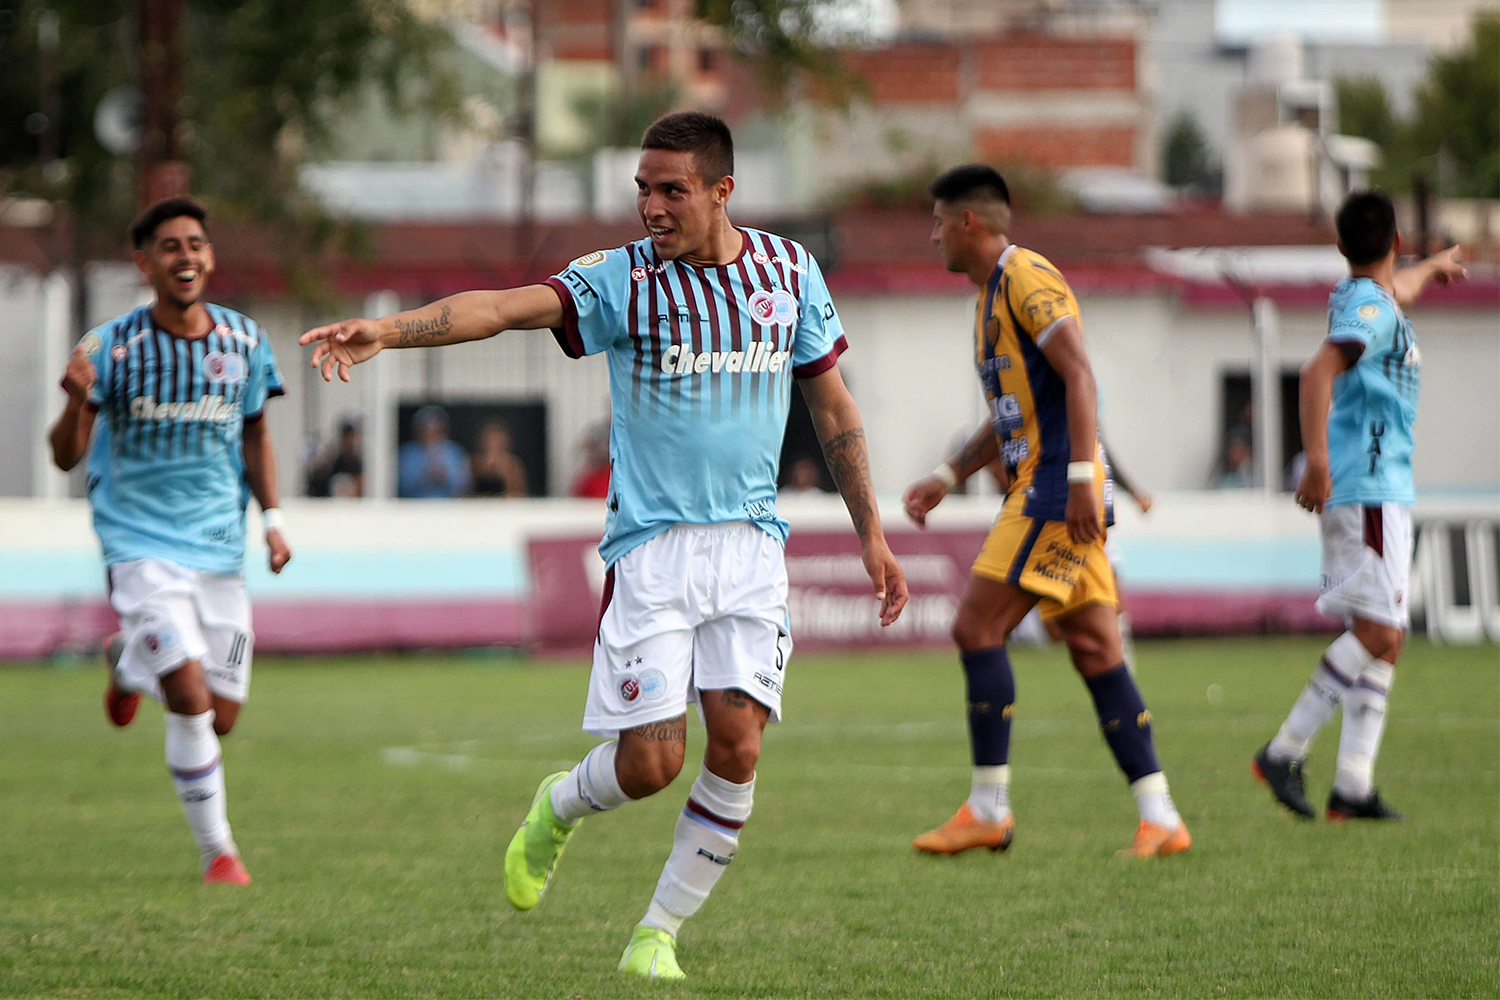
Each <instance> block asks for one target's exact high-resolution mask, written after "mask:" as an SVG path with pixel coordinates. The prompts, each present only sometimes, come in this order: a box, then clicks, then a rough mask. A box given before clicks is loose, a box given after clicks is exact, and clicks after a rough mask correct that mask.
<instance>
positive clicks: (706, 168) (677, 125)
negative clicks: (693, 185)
mask: <svg viewBox="0 0 1500 1000" xmlns="http://www.w3.org/2000/svg"><path fill="white" fill-rule="evenodd" d="M641 148H642V149H665V150H669V151H671V152H674V153H692V154H693V163H694V164H695V165H696V166H697V167H698V173H699V175H700V176H702V178H703V181H704V183H706V184H717V183H718V182H719V180H720V179H721V178H724V177H728V176H729V175H730V174H732V173H734V137H733V136H731V135H730V134H729V126H728V125H726V124H724V119H722V118H720V117H718V116H717V115H711V114H708V113H707V112H703V111H674V112H673V113H672V114H669V115H662V116H661V117H660V118H658V119H656V121H654V122H652V123H651V127H650V128H648V129H646V134H645V135H644V136H642V137H641Z"/></svg>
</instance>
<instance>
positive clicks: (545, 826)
mask: <svg viewBox="0 0 1500 1000" xmlns="http://www.w3.org/2000/svg"><path fill="white" fill-rule="evenodd" d="M567 776H568V772H567V771H558V772H557V773H556V774H549V775H547V776H546V777H545V778H543V779H542V783H541V785H540V786H539V787H538V788H537V790H536V798H535V799H532V801H531V809H530V810H528V811H527V813H526V818H525V819H524V820H522V821H521V828H520V829H519V830H517V831H516V835H515V836H514V837H512V838H510V846H509V847H507V848H506V849H505V895H506V896H508V897H509V898H510V903H511V905H512V906H514V907H515V908H516V909H518V910H529V909H531V908H532V907H533V906H535V905H536V904H538V903H540V902H541V901H542V893H544V892H546V891H547V883H549V882H551V881H552V873H553V872H554V871H555V870H556V869H557V862H558V860H559V859H560V858H562V853H563V848H565V847H567V846H568V838H569V837H571V836H573V831H574V830H576V829H578V823H582V822H583V820H579V821H578V823H564V822H562V821H561V820H559V819H558V818H557V816H556V814H554V813H553V812H552V799H551V796H549V795H548V794H547V793H548V792H550V791H551V790H552V786H553V785H555V784H557V783H558V782H559V781H561V780H562V779H563V778H566V777H567Z"/></svg>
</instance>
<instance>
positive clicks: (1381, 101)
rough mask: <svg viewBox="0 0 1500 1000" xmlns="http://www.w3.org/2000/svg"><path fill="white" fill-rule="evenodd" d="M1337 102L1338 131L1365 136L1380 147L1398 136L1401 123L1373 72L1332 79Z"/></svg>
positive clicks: (1387, 144)
mask: <svg viewBox="0 0 1500 1000" xmlns="http://www.w3.org/2000/svg"><path fill="white" fill-rule="evenodd" d="M1334 99H1335V100H1336V101H1337V102H1338V110H1339V132H1341V133H1342V134H1344V135H1357V136H1359V137H1361V138H1363V139H1369V140H1370V141H1371V142H1373V143H1374V144H1375V145H1377V146H1379V147H1380V148H1381V149H1382V150H1386V149H1390V148H1391V147H1392V145H1393V144H1394V143H1395V142H1396V140H1397V138H1398V133H1399V130H1400V126H1401V123H1400V122H1399V121H1398V120H1397V119H1396V112H1395V111H1393V110H1392V109H1391V99H1390V97H1389V96H1388V95H1387V94H1386V92H1385V84H1383V83H1381V82H1380V81H1379V80H1378V79H1377V78H1375V77H1373V76H1365V77H1340V78H1339V79H1337V80H1335V81H1334Z"/></svg>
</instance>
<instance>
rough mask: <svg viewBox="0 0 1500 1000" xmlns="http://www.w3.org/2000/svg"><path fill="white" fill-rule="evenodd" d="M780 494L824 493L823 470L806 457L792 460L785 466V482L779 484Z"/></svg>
mask: <svg viewBox="0 0 1500 1000" xmlns="http://www.w3.org/2000/svg"><path fill="white" fill-rule="evenodd" d="M778 492H780V493H786V494H793V493H824V492H827V491H826V490H824V489H823V470H822V469H819V468H818V463H817V462H814V461H813V460H812V459H810V458H808V457H806V456H805V455H804V456H803V457H802V458H798V459H794V460H793V461H792V464H791V465H789V466H787V470H786V482H784V483H782V484H781V489H780V490H779V491H778Z"/></svg>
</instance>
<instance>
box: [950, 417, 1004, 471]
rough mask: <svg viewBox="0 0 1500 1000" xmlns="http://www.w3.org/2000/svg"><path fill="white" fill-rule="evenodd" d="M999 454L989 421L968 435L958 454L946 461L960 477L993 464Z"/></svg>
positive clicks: (997, 444) (997, 443)
mask: <svg viewBox="0 0 1500 1000" xmlns="http://www.w3.org/2000/svg"><path fill="white" fill-rule="evenodd" d="M999 454H1000V444H999V442H998V441H997V440H996V439H995V430H994V428H993V427H991V426H990V423H989V421H985V423H984V424H983V425H982V426H981V427H980V428H979V429H978V430H976V431H975V432H974V433H973V434H971V435H969V439H968V440H967V441H965V442H964V445H963V447H962V448H960V449H959V450H958V454H956V455H954V456H953V457H952V458H951V459H949V460H948V464H950V465H952V466H953V469H954V471H955V472H957V473H958V474H959V476H960V477H963V476H966V475H973V474H974V473H975V472H978V471H979V470H980V469H982V468H984V467H985V466H986V465H989V464H990V463H991V462H993V461H994V460H995V459H996V458H997V457H998V456H999Z"/></svg>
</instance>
